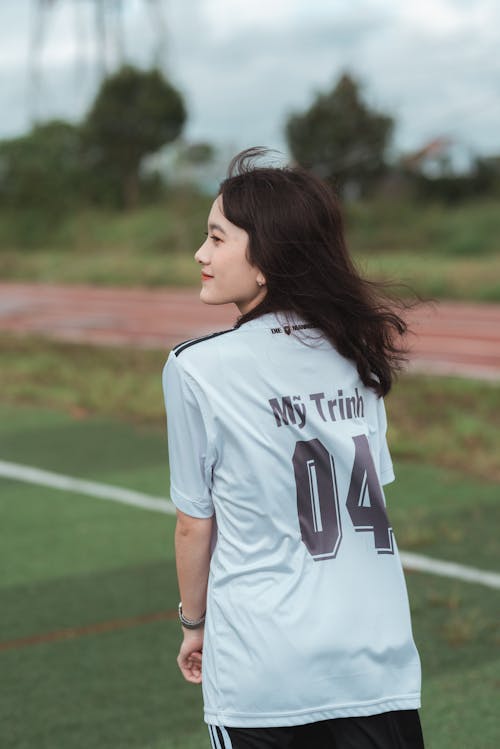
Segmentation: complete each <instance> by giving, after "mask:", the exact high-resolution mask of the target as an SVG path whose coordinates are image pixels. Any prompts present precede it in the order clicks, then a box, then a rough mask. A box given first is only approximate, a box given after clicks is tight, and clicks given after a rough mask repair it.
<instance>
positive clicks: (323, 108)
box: [286, 74, 394, 194]
mask: <svg viewBox="0 0 500 749" xmlns="http://www.w3.org/2000/svg"><path fill="white" fill-rule="evenodd" d="M393 124H394V123H393V119H392V118H391V117H389V116H387V115H384V114H381V113H379V112H375V111H372V110H370V108H369V107H368V106H367V104H365V103H364V102H363V100H362V98H361V94H360V87H359V85H358V83H357V82H356V81H355V80H354V79H353V78H352V77H351V76H350V75H348V74H343V75H342V76H341V78H340V79H339V81H338V82H337V84H336V85H335V87H334V88H333V89H332V90H331V91H330V92H329V93H326V94H319V95H318V96H317V97H316V99H315V101H314V102H313V104H312V106H311V107H310V108H309V109H308V110H307V111H305V112H304V113H303V114H294V115H292V116H291V117H290V118H289V119H288V122H287V124H286V137H287V141H288V146H289V148H290V151H291V153H292V155H293V157H294V158H295V159H296V161H297V162H298V163H299V164H301V165H302V166H304V167H306V168H308V169H311V170H312V171H313V172H315V173H316V174H318V175H319V176H320V177H323V178H324V179H327V180H329V181H331V182H333V183H335V185H336V187H337V188H338V189H339V190H340V191H341V192H347V191H354V192H357V193H362V194H364V193H367V192H368V191H369V190H370V188H371V187H372V186H373V184H374V182H375V181H376V180H377V179H378V177H380V176H381V175H382V174H383V173H384V171H385V169H386V162H385V152H386V149H387V146H388V143H389V140H390V136H391V134H392V129H393Z"/></svg>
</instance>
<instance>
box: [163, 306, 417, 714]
mask: <svg viewBox="0 0 500 749" xmlns="http://www.w3.org/2000/svg"><path fill="white" fill-rule="evenodd" d="M163 386H164V393H165V404H166V410H167V419H168V444H169V462H170V471H171V498H172V501H173V502H174V503H175V505H176V506H177V507H178V508H179V509H180V510H181V511H182V512H184V513H186V514H188V515H191V516H193V517H199V518H206V517H211V516H212V515H213V514H214V513H215V515H216V521H217V540H216V544H215V548H214V551H213V554H212V558H211V565H210V574H209V585H208V594H207V618H206V626H205V639H204V647H203V697H204V709H205V720H206V722H207V723H211V724H215V725H223V726H234V727H267V726H287V725H297V724H303V723H309V722H313V721H319V720H326V719H328V718H336V717H349V716H360V715H371V714H376V713H381V712H386V711H389V710H403V709H416V708H418V707H420V661H419V657H418V653H417V650H416V647H415V644H414V641H413V636H412V630H411V622H410V613H409V606H408V597H407V592H406V585H405V580H404V575H403V570H402V566H401V562H400V559H399V556H398V551H397V545H396V541H395V538H394V534H393V531H392V528H391V526H390V522H389V520H388V516H387V512H386V507H385V498H384V494H383V490H382V485H384V484H386V483H388V482H390V481H392V480H393V479H394V474H393V469H392V462H391V458H390V454H389V450H388V447H387V442H386V416H385V410H384V403H383V399H381V398H378V397H377V395H376V394H375V392H374V391H373V390H372V389H371V388H367V387H366V386H365V385H363V383H362V381H361V380H360V378H359V375H358V372H357V369H356V367H355V365H354V364H353V362H351V361H349V360H347V359H345V358H344V357H342V356H340V355H339V353H338V352H337V351H336V349H335V348H334V347H333V346H332V345H331V343H330V342H329V341H328V340H327V339H326V338H325V336H324V335H323V334H322V333H321V331H320V330H318V329H315V328H313V327H312V326H310V325H308V324H307V323H306V322H305V321H304V320H301V319H300V318H298V317H297V316H293V317H292V318H291V319H290V316H289V318H288V319H286V317H285V315H284V314H279V313H276V314H275V313H269V314H265V315H263V316H261V317H259V318H258V319H255V320H252V321H249V322H247V323H244V324H243V325H241V326H240V327H239V328H234V329H231V330H229V331H224V332H222V333H218V334H214V335H213V336H209V337H205V338H202V339H197V340H194V341H187V342H185V343H183V344H179V346H177V347H175V348H174V349H173V351H172V352H171V354H170V356H169V358H168V361H167V363H166V365H165V368H164V372H163Z"/></svg>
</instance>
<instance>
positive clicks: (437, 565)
mask: <svg viewBox="0 0 500 749" xmlns="http://www.w3.org/2000/svg"><path fill="white" fill-rule="evenodd" d="M0 476H1V477H3V478H7V479H15V480H17V481H26V482H27V483H29V484H38V485H41V486H50V487H52V488H53V489H65V490H66V491H72V492H77V493H79V494H87V495H88V496H90V497H97V498H99V499H108V500H111V501H112V502H121V503H122V504H126V505H132V506H133V507H141V508H142V509H145V510H154V511H156V512H163V513H167V514H168V515H175V511H176V510H175V506H174V505H173V503H172V502H170V501H169V500H166V499H163V498H162V497H153V496H151V495H150V494H142V493H141V492H135V491H131V490H130V489H123V488H121V487H119V486H111V485H110V484H99V483H97V482H96V481H85V480H84V479H75V478H73V477H72V476H64V475H62V474H60V473H53V472H52V471H44V470H42V469H41V468H32V467H31V466H25V465H21V464H19V463H9V462H7V461H3V460H0ZM400 557H401V561H402V563H403V566H404V567H405V568H407V569H410V570H417V571H418V572H429V573H430V574H432V575H440V576H442V577H452V578H455V579H457V580H464V581H465V582H469V583H479V584H480V585H486V586H487V587H488V588H496V589H499V590H500V573H497V572H490V571H488V570H479V569H476V568H475V567H467V566H465V565H464V564H456V563H455V562H445V561H442V560H440V559H432V558H431V557H426V556H424V555H423V554H414V553H413V552H409V551H401V552H400Z"/></svg>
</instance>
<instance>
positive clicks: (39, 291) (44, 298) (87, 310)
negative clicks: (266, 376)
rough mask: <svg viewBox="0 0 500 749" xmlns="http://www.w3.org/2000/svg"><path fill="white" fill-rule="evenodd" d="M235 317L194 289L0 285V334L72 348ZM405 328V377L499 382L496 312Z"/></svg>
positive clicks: (431, 310)
mask: <svg viewBox="0 0 500 749" xmlns="http://www.w3.org/2000/svg"><path fill="white" fill-rule="evenodd" d="M236 316H237V310H236V307H235V306H234V305H232V304H231V305H223V306H206V305H204V304H202V303H201V302H200V301H199V299H198V291H197V290H196V289H188V290H176V289H144V288H128V289H121V288H103V287H95V286H83V285H82V286H73V285H72V286H59V285H52V284H29V283H0V329H1V330H5V331H10V332H13V333H19V334H21V333H32V334H40V335H45V336H50V337H54V338H58V339H63V340H66V341H72V342H80V343H83V342H85V343H93V344H105V345H134V346H143V347H155V348H165V349H167V348H170V347H171V346H172V345H173V344H175V343H178V342H179V341H183V340H186V339H188V338H193V337H196V336H199V335H203V334H206V333H210V332H213V331H215V330H221V329H224V328H227V327H231V325H232V324H233V323H234V321H235V319H236ZM409 322H410V325H411V327H412V329H413V330H414V332H415V334H416V335H415V336H414V337H412V338H411V340H410V345H411V349H412V350H411V360H410V368H411V369H412V370H418V371H421V372H429V373H433V374H457V375H467V376H470V377H475V378H480V379H489V380H499V379H500V305H495V304H484V305H478V304H468V303H462V302H441V303H438V304H435V305H423V306H421V307H420V308H419V309H417V310H414V311H412V312H411V313H410V314H409Z"/></svg>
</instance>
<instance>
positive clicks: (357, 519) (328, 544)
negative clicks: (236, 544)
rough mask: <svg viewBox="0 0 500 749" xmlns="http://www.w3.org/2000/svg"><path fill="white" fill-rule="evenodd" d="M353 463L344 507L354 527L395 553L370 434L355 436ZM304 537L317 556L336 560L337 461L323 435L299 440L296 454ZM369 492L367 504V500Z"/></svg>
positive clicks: (385, 551) (381, 550)
mask: <svg viewBox="0 0 500 749" xmlns="http://www.w3.org/2000/svg"><path fill="white" fill-rule="evenodd" d="M352 439H353V442H354V448H355V453H354V464H353V467H352V472H351V480H350V483H349V491H348V493H347V500H346V507H347V510H348V512H349V515H350V518H351V520H352V524H353V525H354V528H355V529H356V531H371V532H372V533H373V536H374V542H375V549H376V550H377V552H378V553H379V554H394V538H393V532H392V528H391V526H390V525H389V521H388V518H387V513H386V509H385V504H384V500H383V496H382V489H381V487H380V483H379V480H378V477H377V473H376V471H375V466H374V464H373V458H372V455H371V452H370V447H369V444H368V439H367V438H366V435H364V434H359V435H357V436H356V437H353V438H352ZM292 460H293V469H294V473H295V484H296V487H297V511H298V515H299V525H300V532H301V534H302V540H303V542H304V544H305V545H306V548H307V550H308V551H309V553H310V554H311V556H312V557H313V559H315V560H317V561H320V560H322V559H332V558H333V557H335V556H336V555H337V552H338V550H339V547H340V542H341V540H342V523H341V519H340V507H339V495H338V489H337V476H336V472H335V460H334V458H333V455H330V453H329V452H328V450H327V449H326V447H325V446H324V445H323V443H322V442H321V441H320V440H319V439H313V440H308V441H307V442H306V441H299V442H297V444H296V445H295V451H294V453H293V459H292ZM367 494H368V497H369V500H370V503H369V505H366V504H365V501H366V498H367Z"/></svg>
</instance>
